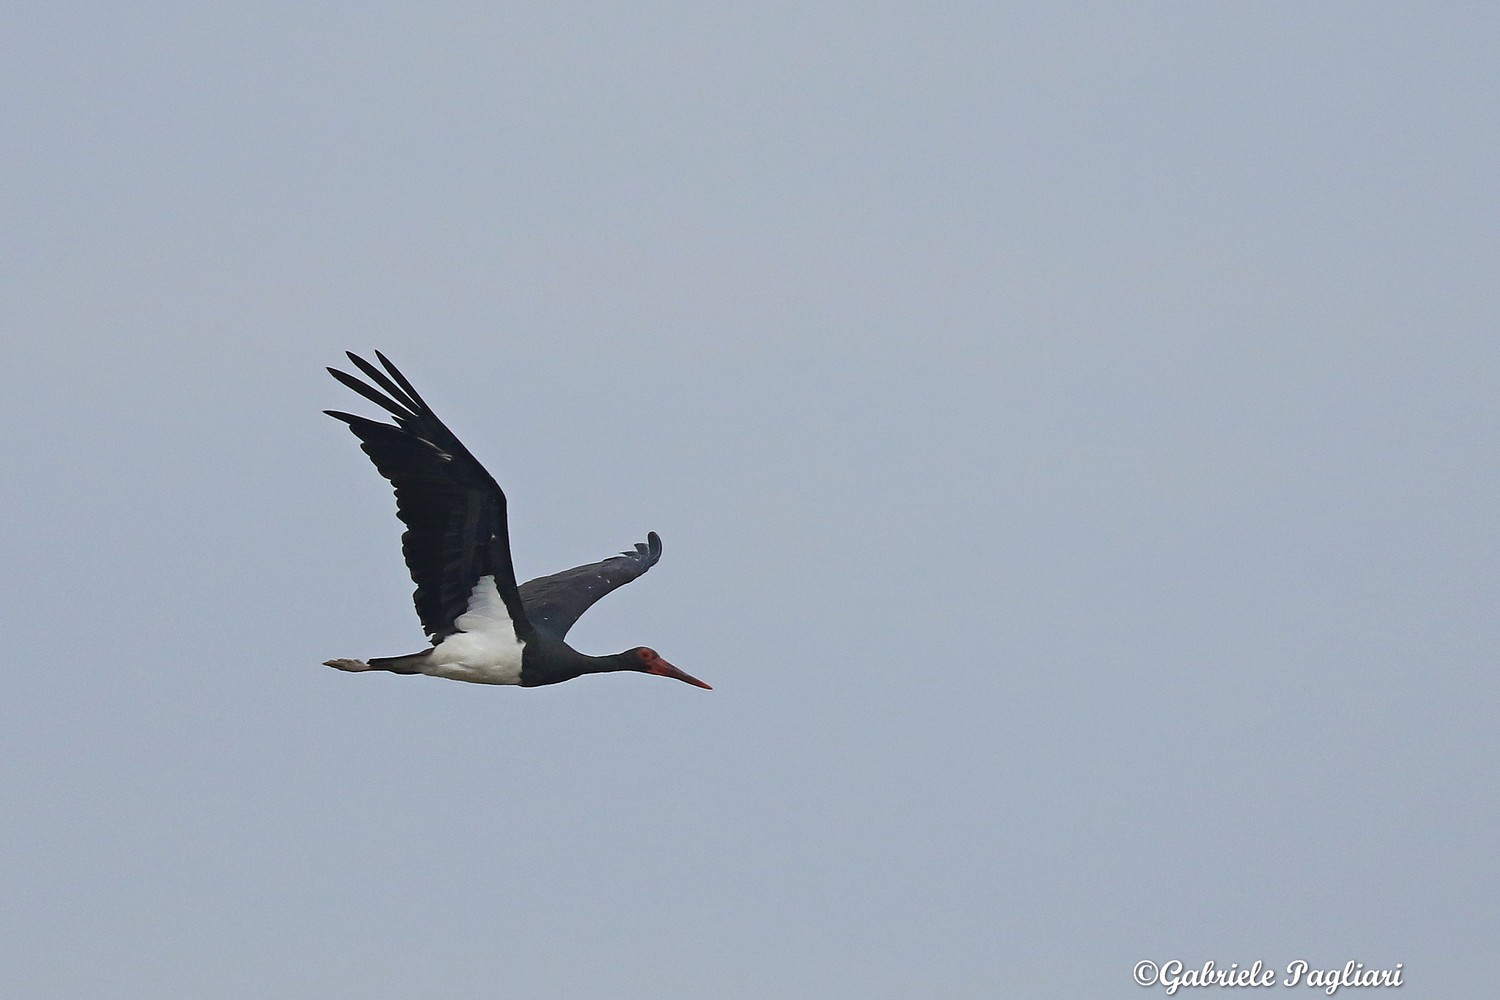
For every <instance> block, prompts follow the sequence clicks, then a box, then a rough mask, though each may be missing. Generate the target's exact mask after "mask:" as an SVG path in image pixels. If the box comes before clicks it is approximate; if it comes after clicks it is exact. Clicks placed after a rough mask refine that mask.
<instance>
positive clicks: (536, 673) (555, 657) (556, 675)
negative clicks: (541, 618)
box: [525, 635, 629, 687]
mask: <svg viewBox="0 0 1500 1000" xmlns="http://www.w3.org/2000/svg"><path fill="white" fill-rule="evenodd" d="M527 646H528V647H529V648H530V649H531V650H532V651H533V655H532V656H530V657H527V659H528V660H530V661H531V662H529V663H528V664H527V666H526V679H525V683H526V686H528V687H536V686H538V685H541V684H558V683H561V682H562V681H568V680H572V679H573V678H574V677H581V676H582V675H584V674H605V673H611V672H613V671H616V670H628V669H629V667H628V666H627V665H626V664H624V663H622V662H621V661H620V657H619V655H618V654H616V655H614V656H590V655H589V654H588V653H580V652H579V651H578V650H576V649H574V648H573V647H572V646H569V645H568V644H567V643H565V642H563V641H562V640H561V639H554V638H552V637H551V636H548V635H538V636H537V637H536V638H535V639H533V640H532V641H531V642H530V643H527Z"/></svg>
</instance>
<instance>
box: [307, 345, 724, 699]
mask: <svg viewBox="0 0 1500 1000" xmlns="http://www.w3.org/2000/svg"><path fill="white" fill-rule="evenodd" d="M375 357H376V358H378V359H379V360H380V363H381V364H382V365H383V366H384V367H385V371H384V372H382V371H380V369H378V368H376V367H375V366H374V365H372V364H370V363H369V362H368V361H366V360H364V359H363V358H360V357H357V356H356V355H354V354H352V353H350V354H349V360H350V361H352V362H353V363H354V366H355V367H356V368H358V369H359V370H360V371H361V372H363V373H364V375H365V377H366V378H368V379H369V380H370V383H371V384H367V383H365V382H361V381H360V380H359V379H357V378H355V377H354V376H353V375H349V374H346V373H345V372H341V371H338V370H337V369H334V368H330V369H328V373H329V374H330V375H332V376H333V377H334V378H336V379H338V380H339V381H340V382H342V383H343V384H344V385H346V386H348V387H349V388H351V389H353V390H354V391H355V392H357V393H359V394H360V395H361V396H363V397H365V398H366V399H368V400H369V401H370V402H372V403H374V404H376V405H377V406H379V407H381V408H382V409H385V410H387V411H388V412H389V413H390V414H391V415H392V416H394V417H395V418H396V422H395V423H394V424H388V423H381V422H379V421H377V420H370V419H368V418H366V417H359V416H355V415H354V414H352V413H341V412H339V411H337V410H325V411H323V412H325V413H327V414H328V415H329V416H330V417H334V418H336V419H338V420H342V421H343V422H344V423H346V424H348V425H349V429H350V430H352V431H353V432H354V434H355V436H356V437H358V438H359V440H360V447H361V448H363V449H364V452H365V454H366V455H369V456H370V460H371V461H373V462H374V463H375V468H376V469H378V470H379V471H380V474H381V475H382V476H384V477H385V478H386V479H388V480H390V483H391V485H392V486H394V487H395V489H396V512H397V516H399V517H400V518H401V520H402V521H403V522H404V523H405V524H406V531H405V533H404V534H402V536H401V551H402V553H403V554H404V555H405V557H406V565H407V568H408V569H410V570H411V578H412V582H413V583H415V584H416V585H417V589H416V592H415V593H414V594H413V595H412V599H413V600H414V601H415V602H416V605H417V616H418V617H419V618H421V619H422V628H423V629H424V630H425V631H426V632H427V635H428V637H429V639H430V640H431V642H432V648H431V649H424V650H422V651H421V652H420V653H411V654H409V655H406V656H389V657H376V658H372V659H369V660H326V661H324V662H325V664H326V665H327V666H330V667H336V668H338V669H339V670H348V671H365V670H387V671H390V672H391V673H396V674H429V675H431V676H433V677H447V678H450V679H452V680H457V681H469V682H471V683H475V684H520V685H521V686H523V687H537V686H539V685H542V684H556V683H558V682H560V681H566V680H572V679H573V678H574V677H579V676H582V675H583V674H601V673H608V672H610V671H615V670H635V671H639V672H640V673H646V674H657V675H659V676H661V677H675V678H677V679H678V680H680V681H686V682H687V683H689V684H695V685H697V686H698V687H701V688H707V687H708V685H707V684H705V683H703V682H702V681H700V680H698V679H697V678H696V677H690V676H688V675H687V674H685V673H683V672H682V671H681V670H678V669H677V668H676V667H674V666H672V664H670V663H668V662H667V661H666V660H664V659H662V658H661V656H659V655H658V654H657V652H656V651H655V650H654V649H650V648H648V647H646V646H637V647H635V648H634V649H627V650H626V651H625V652H623V653H615V654H614V655H613V656H589V655H587V654H586V653H580V652H578V651H577V650H575V649H574V648H573V647H571V646H569V645H568V644H567V643H566V642H564V641H563V637H564V636H566V635H567V633H568V629H569V628H571V627H572V625H573V623H574V622H576V621H577V620H578V617H579V616H580V615H582V614H583V613H584V612H585V611H587V610H588V609H589V608H590V607H591V606H593V604H594V602H595V601H597V600H599V598H601V597H603V596H604V595H605V594H607V593H609V592H610V591H612V590H614V589H615V588H617V587H621V586H624V585H625V584H627V583H629V582H630V581H631V580H634V579H635V578H636V577H638V576H640V575H641V574H642V573H645V572H646V571H647V570H648V569H650V568H651V567H652V566H654V565H656V561H657V560H658V559H660V558H661V539H660V538H659V537H657V534H656V532H654V531H653V532H651V533H650V534H648V535H647V536H646V542H645V543H644V544H642V543H639V542H638V543H636V546H635V551H633V552H623V553H621V554H620V555H617V556H611V557H610V558H608V559H605V560H604V561H602V562H597V563H591V564H589V565H587V566H575V567H573V568H572V569H565V570H563V571H562V572H561V573H553V574H552V575H551V576H544V577H539V578H538V579H535V580H532V581H530V582H528V583H526V584H524V585H522V586H520V587H517V586H516V572H515V569H514V567H513V566H512V565H511V559H510V532H509V529H508V527H507V526H506V516H505V493H504V492H503V491H502V490H501V489H500V486H499V484H498V483H496V482H495V480H494V478H493V477H492V476H491V475H490V474H489V473H488V472H486V471H485V469H484V466H482V465H480V464H479V461H478V460H477V459H475V458H474V456H473V455H471V454H470V453H469V449H467V448H465V447H464V446H463V443H462V442H460V441H459V440H458V438H457V437H455V436H454V434H453V432H452V431H450V430H449V429H448V428H447V427H446V426H445V425H444V424H443V422H442V421H441V420H439V419H438V418H437V415H436V414H434V413H433V412H432V409H431V407H429V406H428V405H427V404H426V403H425V402H424V401H423V400H422V397H421V396H419V395H418V394H417V390H416V389H413V388H412V385H411V383H410V382H408V381H407V380H406V377H405V376H404V375H402V374H401V372H399V371H398V370H397V369H396V366H395V365H393V364H391V363H390V361H389V360H387V359H386V357H385V355H383V354H381V353H380V352H379V351H376V352H375Z"/></svg>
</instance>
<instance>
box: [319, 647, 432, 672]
mask: <svg viewBox="0 0 1500 1000" xmlns="http://www.w3.org/2000/svg"><path fill="white" fill-rule="evenodd" d="M431 655H432V650H430V649H424V650H422V651H421V652H420V653H408V654H406V655H405V656H372V657H371V658H370V659H369V660H325V661H324V663H323V665H324V666H327V667H335V668H337V669H339V670H348V671H351V672H359V671H364V670H388V671H390V672H391V673H393V674H420V673H421V672H422V665H423V664H424V663H425V662H426V661H427V658H428V657H429V656H431Z"/></svg>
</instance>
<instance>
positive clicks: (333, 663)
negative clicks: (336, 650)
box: [323, 660, 370, 674]
mask: <svg viewBox="0 0 1500 1000" xmlns="http://www.w3.org/2000/svg"><path fill="white" fill-rule="evenodd" d="M323 666H325V667H333V668H334V669H335V670H347V671H349V672H350V673H356V674H357V673H359V672H360V671H361V670H369V669H370V665H369V664H368V663H366V662H365V661H364V660H324V661H323Z"/></svg>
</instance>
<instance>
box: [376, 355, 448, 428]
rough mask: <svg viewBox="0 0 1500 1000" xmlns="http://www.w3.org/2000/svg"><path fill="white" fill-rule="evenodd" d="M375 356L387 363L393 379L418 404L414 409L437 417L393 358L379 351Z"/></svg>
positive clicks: (386, 367)
mask: <svg viewBox="0 0 1500 1000" xmlns="http://www.w3.org/2000/svg"><path fill="white" fill-rule="evenodd" d="M375 357H377V358H379V359H380V363H381V364H383V365H385V370H386V371H388V372H390V373H391V378H393V379H395V380H396V383H397V384H398V385H400V386H401V388H402V390H404V391H405V393H406V395H407V396H408V397H410V398H411V400H412V402H413V403H415V404H416V405H415V406H413V407H412V409H414V410H416V411H418V412H420V413H427V414H429V415H431V416H433V419H437V418H436V415H435V414H433V413H432V407H430V406H428V405H427V401H426V400H425V399H423V398H422V396H421V394H420V393H418V392H417V390H416V388H415V387H414V386H413V385H412V384H411V382H410V381H408V380H407V377H406V376H405V375H402V374H401V369H399V368H397V367H396V366H395V365H393V364H391V359H390V358H387V357H386V356H385V355H384V354H381V353H380V352H379V351H376V352H375ZM438 422H439V423H442V421H438Z"/></svg>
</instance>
